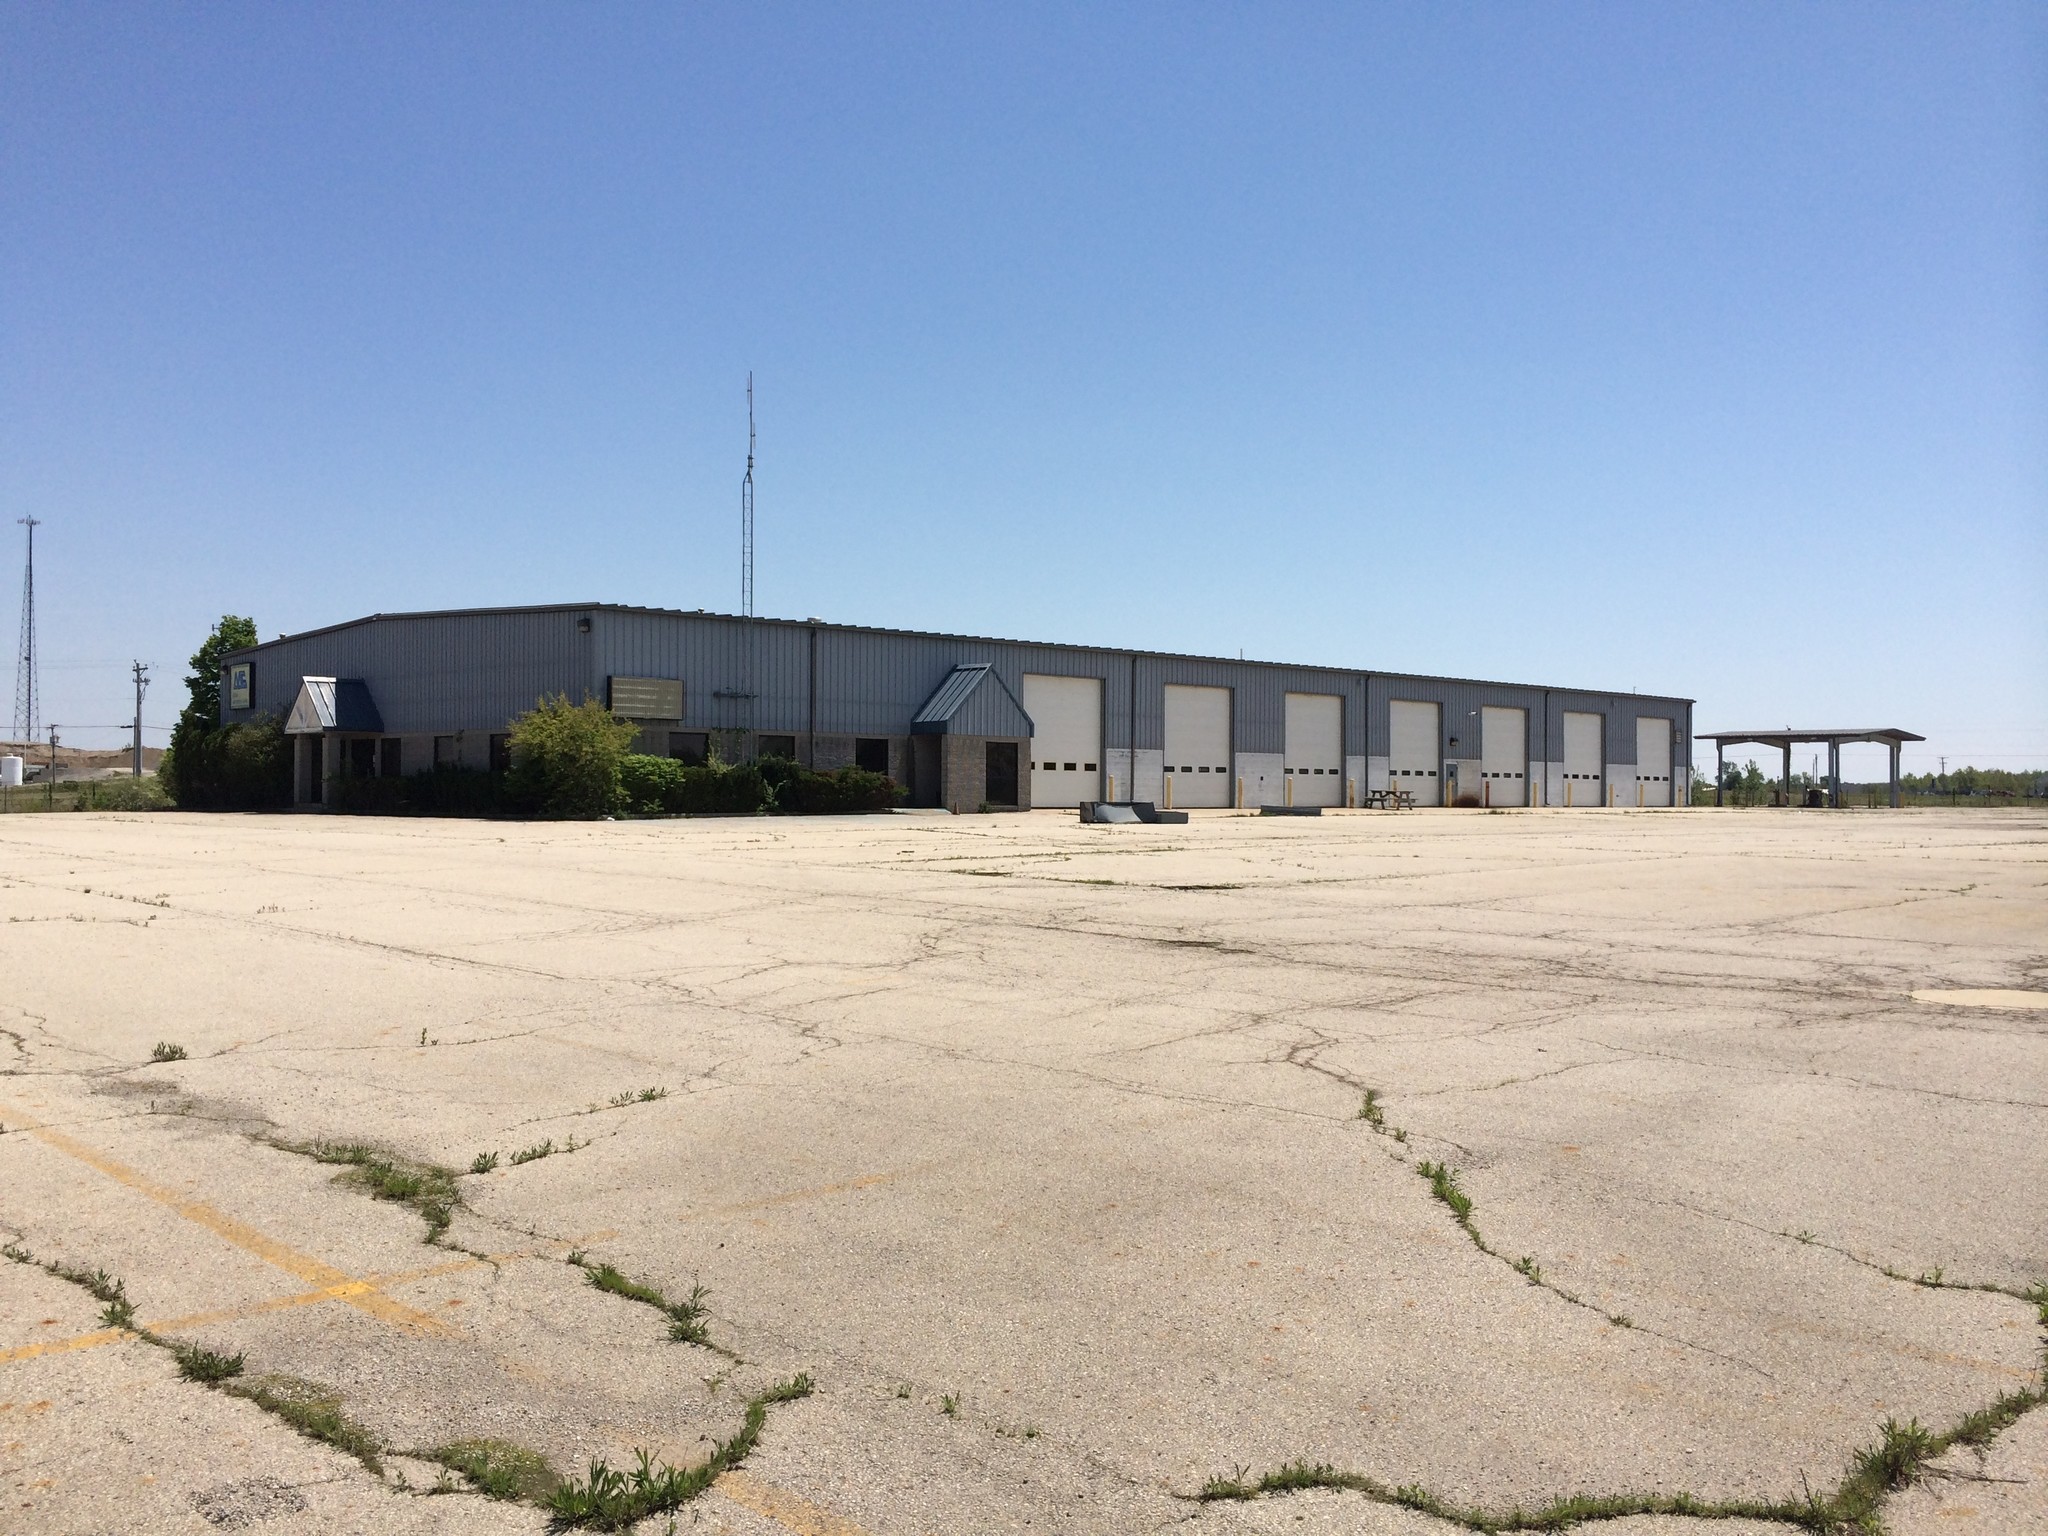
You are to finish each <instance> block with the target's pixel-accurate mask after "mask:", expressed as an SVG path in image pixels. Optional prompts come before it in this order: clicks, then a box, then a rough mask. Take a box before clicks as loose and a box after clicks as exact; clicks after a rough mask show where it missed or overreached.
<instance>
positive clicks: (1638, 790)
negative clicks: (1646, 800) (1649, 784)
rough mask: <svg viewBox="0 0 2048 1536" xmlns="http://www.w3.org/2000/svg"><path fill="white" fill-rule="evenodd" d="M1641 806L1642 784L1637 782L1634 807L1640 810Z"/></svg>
mask: <svg viewBox="0 0 2048 1536" xmlns="http://www.w3.org/2000/svg"><path fill="white" fill-rule="evenodd" d="M1642 808H1643V786H1642V785H1641V784H1638V785H1636V809H1637V810H1639V811H1640V810H1641V809H1642Z"/></svg>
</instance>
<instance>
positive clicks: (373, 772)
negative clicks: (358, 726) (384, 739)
mask: <svg viewBox="0 0 2048 1536" xmlns="http://www.w3.org/2000/svg"><path fill="white" fill-rule="evenodd" d="M348 771H349V772H350V773H351V774H353V775H354V776H355V777H356V778H359V779H373V778H375V777H376V776H377V743H376V741H375V739H374V738H372V737H369V736H359V737H357V738H356V739H355V740H353V741H351V742H350V743H349V744H348Z"/></svg>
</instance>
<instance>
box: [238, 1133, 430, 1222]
mask: <svg viewBox="0 0 2048 1536" xmlns="http://www.w3.org/2000/svg"><path fill="white" fill-rule="evenodd" d="M272 1145H274V1146H277V1147H281V1148H282V1149H283V1150H285V1151H287V1152H296V1153H298V1154H299V1155H300V1156H301V1157H310V1158H312V1159H313V1160H314V1161H315V1162H317V1163H329V1164H334V1165H338V1166H341V1167H345V1168H347V1169H348V1170H349V1172H348V1174H347V1175H346V1177H347V1178H348V1179H349V1181H350V1182H351V1183H353V1184H355V1185H356V1186H357V1187H358V1188H360V1189H364V1190H367V1191H369V1194H370V1197H371V1198H372V1199H375V1200H389V1201H391V1202H393V1203H394V1204H397V1205H409V1206H411V1207H412V1208H413V1209H414V1210H415V1211H417V1212H419V1214H420V1218H421V1219H422V1220H423V1221H425V1222H426V1224H427V1236H426V1241H428V1242H429V1243H437V1242H439V1241H440V1240H441V1234H442V1233H444V1232H446V1231H447V1230H448V1224H449V1223H450V1222H451V1221H453V1220H454V1218H455V1207H456V1206H457V1205H458V1204H459V1203H460V1202H461V1198H462V1197H461V1196H460V1195H459V1194H457V1193H456V1189H455V1175H454V1174H453V1173H451V1172H450V1171H449V1170H448V1169H446V1168H441V1167H437V1166H435V1165H434V1164H432V1163H415V1162H410V1161H404V1160H401V1159H399V1158H396V1157H393V1156H391V1155H389V1154H388V1153H384V1152H379V1151H378V1150H377V1149H376V1148H375V1147H371V1146H366V1145H364V1144H363V1143H362V1142H357V1141H313V1142H305V1143H302V1144H295V1143H291V1142H274V1143H272Z"/></svg>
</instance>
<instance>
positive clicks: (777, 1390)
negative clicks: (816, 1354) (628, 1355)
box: [544, 1375, 814, 1531]
mask: <svg viewBox="0 0 2048 1536" xmlns="http://www.w3.org/2000/svg"><path fill="white" fill-rule="evenodd" d="M813 1390H814V1384H813V1383H812V1381H811V1378H810V1377H809V1376H802V1375H800V1376H794V1377H792V1378H791V1379H790V1380H788V1381H785V1382H782V1383H780V1384H779V1385H777V1386H773V1387H770V1388H769V1389H768V1390H767V1391H766V1392H763V1393H762V1394H761V1395H760V1396H759V1397H757V1398H754V1399H753V1400H752V1401H750V1402H749V1403H748V1404H747V1413H746V1418H745V1419H744V1420H743V1421H742V1422H741V1424H740V1427H739V1430H738V1432H737V1433H736V1434H734V1435H733V1437H732V1438H731V1439H730V1440H720V1441H717V1442H715V1443H714V1444H713V1445H712V1447H711V1455H710V1457H709V1459H707V1460H706V1461H705V1462H704V1463H703V1465H701V1466H696V1467H688V1468H684V1467H672V1466H668V1465H667V1464H665V1463H662V1462H657V1461H656V1460H655V1459H654V1458H653V1456H652V1455H650V1454H649V1453H648V1452H646V1451H640V1452H638V1453H637V1461H638V1465H636V1466H635V1467H633V1468H632V1469H630V1470H629V1471H624V1472H622V1471H619V1470H617V1469H616V1468H614V1467H612V1466H610V1465H608V1464H607V1463H605V1462H602V1461H593V1462H592V1463H591V1464H590V1470H589V1472H588V1474H587V1475H586V1476H584V1477H583V1478H581V1479H576V1478H569V1479H565V1480H564V1481H562V1482H561V1483H559V1484H557V1485H556V1486H555V1488H554V1490H553V1491H552V1492H550V1493H549V1494H548V1496H547V1499H546V1500H545V1506H544V1507H545V1508H546V1509H547V1511H548V1512H549V1513H550V1514H551V1515H553V1516H554V1518H555V1523H556V1524H557V1525H563V1526H588V1527H591V1528H592V1529H595V1530H600V1531H623V1530H625V1529H627V1528H628V1527H630V1526H632V1525H634V1524H635V1523H637V1522H639V1521H641V1520H644V1519H646V1518H647V1517H648V1516H650V1515H659V1514H666V1513H668V1512H669V1511H671V1510H675V1509H680V1508H681V1507H682V1506H683V1505H685V1504H687V1503H689V1501H690V1500H692V1499H694V1498H696V1497H697V1496H698V1495H699V1494H701V1493H702V1492H703V1491H704V1490H705V1489H707V1488H709V1487H710V1486H711V1485H712V1484H713V1483H714V1482H716V1481H717V1480H718V1478H719V1477H720V1475H721V1474H723V1473H725V1472H727V1471H729V1470H730V1469H731V1468H733V1467H736V1466H738V1465H739V1464H740V1463H741V1462H742V1461H744V1460H746V1458H747V1456H748V1454H749V1453H750V1452H751V1451H752V1450H753V1449H754V1447H755V1445H756V1444H758V1443H759V1441H760V1439H761V1430H762V1427H763V1426H764V1425H765V1424H766V1423H767V1422H768V1409H769V1408H770V1407H771V1406H772V1405H774V1404H776V1403H787V1402H794V1401H795V1400H796V1399H797V1398H800V1397H809V1396H810V1395H811V1393H812V1391H813Z"/></svg>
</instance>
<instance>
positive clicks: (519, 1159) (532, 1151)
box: [505, 1136, 590, 1168]
mask: <svg viewBox="0 0 2048 1536" xmlns="http://www.w3.org/2000/svg"><path fill="white" fill-rule="evenodd" d="M589 1145H590V1143H589V1142H587V1141H578V1140H577V1139H576V1138H575V1137H574V1136H571V1137H569V1138H567V1139H566V1140H564V1141H563V1142H562V1143H561V1144H560V1145H559V1146H557V1145H556V1143H555V1139H554V1138H553V1137H552V1136H551V1137H549V1138H548V1139H547V1140H546V1141H537V1142H535V1143H534V1144H533V1145H532V1146H530V1147H521V1148H520V1149H519V1150H518V1151H517V1152H514V1153H513V1154H512V1155H511V1156H510V1157H508V1158H506V1159H505V1161H506V1162H508V1163H510V1164H511V1165H512V1166H513V1167H514V1168H517V1167H518V1166H519V1165H520V1164H521V1163H537V1162H539V1161H540V1160H541V1159H542V1158H544V1157H553V1156H554V1155H555V1154H556V1153H557V1152H580V1151H582V1150H583V1149H584V1148H585V1147H587V1146H589Z"/></svg>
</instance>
